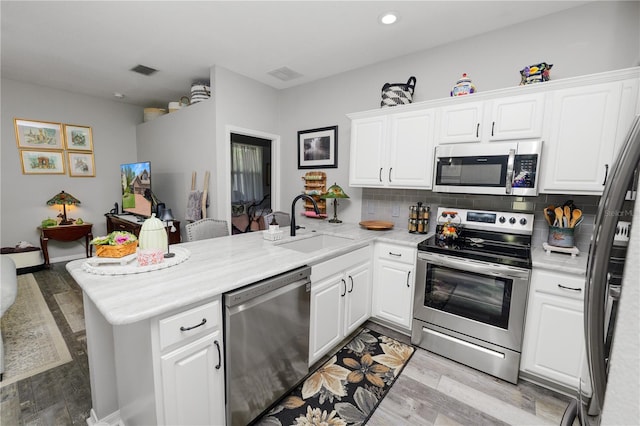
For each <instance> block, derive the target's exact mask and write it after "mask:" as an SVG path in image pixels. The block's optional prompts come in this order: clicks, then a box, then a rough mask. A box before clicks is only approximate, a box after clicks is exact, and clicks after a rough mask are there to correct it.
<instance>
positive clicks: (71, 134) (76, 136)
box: [64, 124, 93, 151]
mask: <svg viewBox="0 0 640 426" xmlns="http://www.w3.org/2000/svg"><path fill="white" fill-rule="evenodd" d="M64 141H65V145H66V147H67V149H69V150H72V151H93V137H92V136H91V127H86V126H76V125H73V124H65V125H64Z"/></svg>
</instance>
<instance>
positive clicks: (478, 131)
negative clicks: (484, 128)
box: [476, 123, 480, 138]
mask: <svg viewBox="0 0 640 426" xmlns="http://www.w3.org/2000/svg"><path fill="white" fill-rule="evenodd" d="M479 136H480V123H478V125H477V126H476V138H477V137H479Z"/></svg>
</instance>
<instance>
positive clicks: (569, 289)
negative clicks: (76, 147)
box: [531, 269, 585, 300]
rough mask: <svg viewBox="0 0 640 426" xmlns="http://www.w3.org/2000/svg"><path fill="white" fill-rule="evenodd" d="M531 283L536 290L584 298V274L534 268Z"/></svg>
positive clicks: (573, 297)
mask: <svg viewBox="0 0 640 426" xmlns="http://www.w3.org/2000/svg"><path fill="white" fill-rule="evenodd" d="M531 285H532V286H533V289H534V290H535V291H538V292H543V293H547V294H553V295H556V296H563V297H569V298H572V299H580V300H583V299H584V287H585V277H584V276H580V275H569V274H563V273H561V272H556V271H549V270H546V269H534V270H533V272H532V273H531Z"/></svg>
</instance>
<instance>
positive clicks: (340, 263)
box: [311, 246, 371, 282]
mask: <svg viewBox="0 0 640 426" xmlns="http://www.w3.org/2000/svg"><path fill="white" fill-rule="evenodd" d="M369 259H371V249H370V246H366V247H362V248H359V249H357V250H354V251H352V252H350V253H346V254H343V255H342V256H338V257H334V258H333V259H330V260H327V261H326V262H322V263H318V264H317V265H313V266H312V267H311V281H312V282H318V281H319V280H322V279H325V278H326V277H328V276H330V275H333V274H335V273H336V272H340V271H344V270H345V269H347V268H351V267H352V266H355V265H357V264H359V263H362V262H366V261H368V260H369Z"/></svg>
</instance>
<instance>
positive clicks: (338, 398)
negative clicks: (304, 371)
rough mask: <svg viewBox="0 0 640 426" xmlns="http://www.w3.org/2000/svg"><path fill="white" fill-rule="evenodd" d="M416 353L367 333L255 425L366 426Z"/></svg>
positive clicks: (407, 346)
mask: <svg viewBox="0 0 640 426" xmlns="http://www.w3.org/2000/svg"><path fill="white" fill-rule="evenodd" d="M413 352H414V348H413V347H412V346H410V345H406V344H404V343H400V342H398V341H397V340H394V339H391V338H389V337H387V336H384V335H381V334H379V333H376V332H374V331H371V330H367V329H364V330H363V331H362V332H361V333H359V334H358V335H357V336H356V337H354V338H353V340H351V341H350V342H349V343H348V344H347V345H346V346H344V347H343V348H342V349H340V351H338V352H337V353H336V354H335V355H334V356H333V357H332V358H331V359H330V360H329V361H328V362H327V363H326V364H324V365H323V366H321V367H320V368H318V369H317V370H316V371H314V372H313V373H311V374H310V375H309V376H308V377H307V378H306V379H305V381H304V382H303V383H302V385H300V386H298V387H297V388H296V389H294V390H293V391H292V392H291V393H290V394H289V395H287V396H286V397H284V398H283V399H282V400H281V401H280V403H279V404H278V405H276V406H275V407H274V408H273V409H272V410H271V411H270V412H268V413H267V414H265V415H264V416H262V417H261V418H259V419H256V420H255V421H254V423H253V424H254V425H259V426H290V425H296V426H303V425H304V426H306V425H326V426H347V425H349V426H350V425H356V426H357V425H364V424H365V423H366V422H367V420H368V419H369V417H371V415H372V414H373V411H374V410H375V409H376V408H377V407H378V405H379V404H380V402H381V401H382V398H384V396H385V395H386V394H387V392H388V391H389V389H390V388H391V386H392V385H393V383H394V382H395V381H396V379H397V378H398V376H399V375H400V372H402V369H403V368H404V366H405V365H406V364H407V362H408V361H409V359H410V358H411V356H412V355H413Z"/></svg>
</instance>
